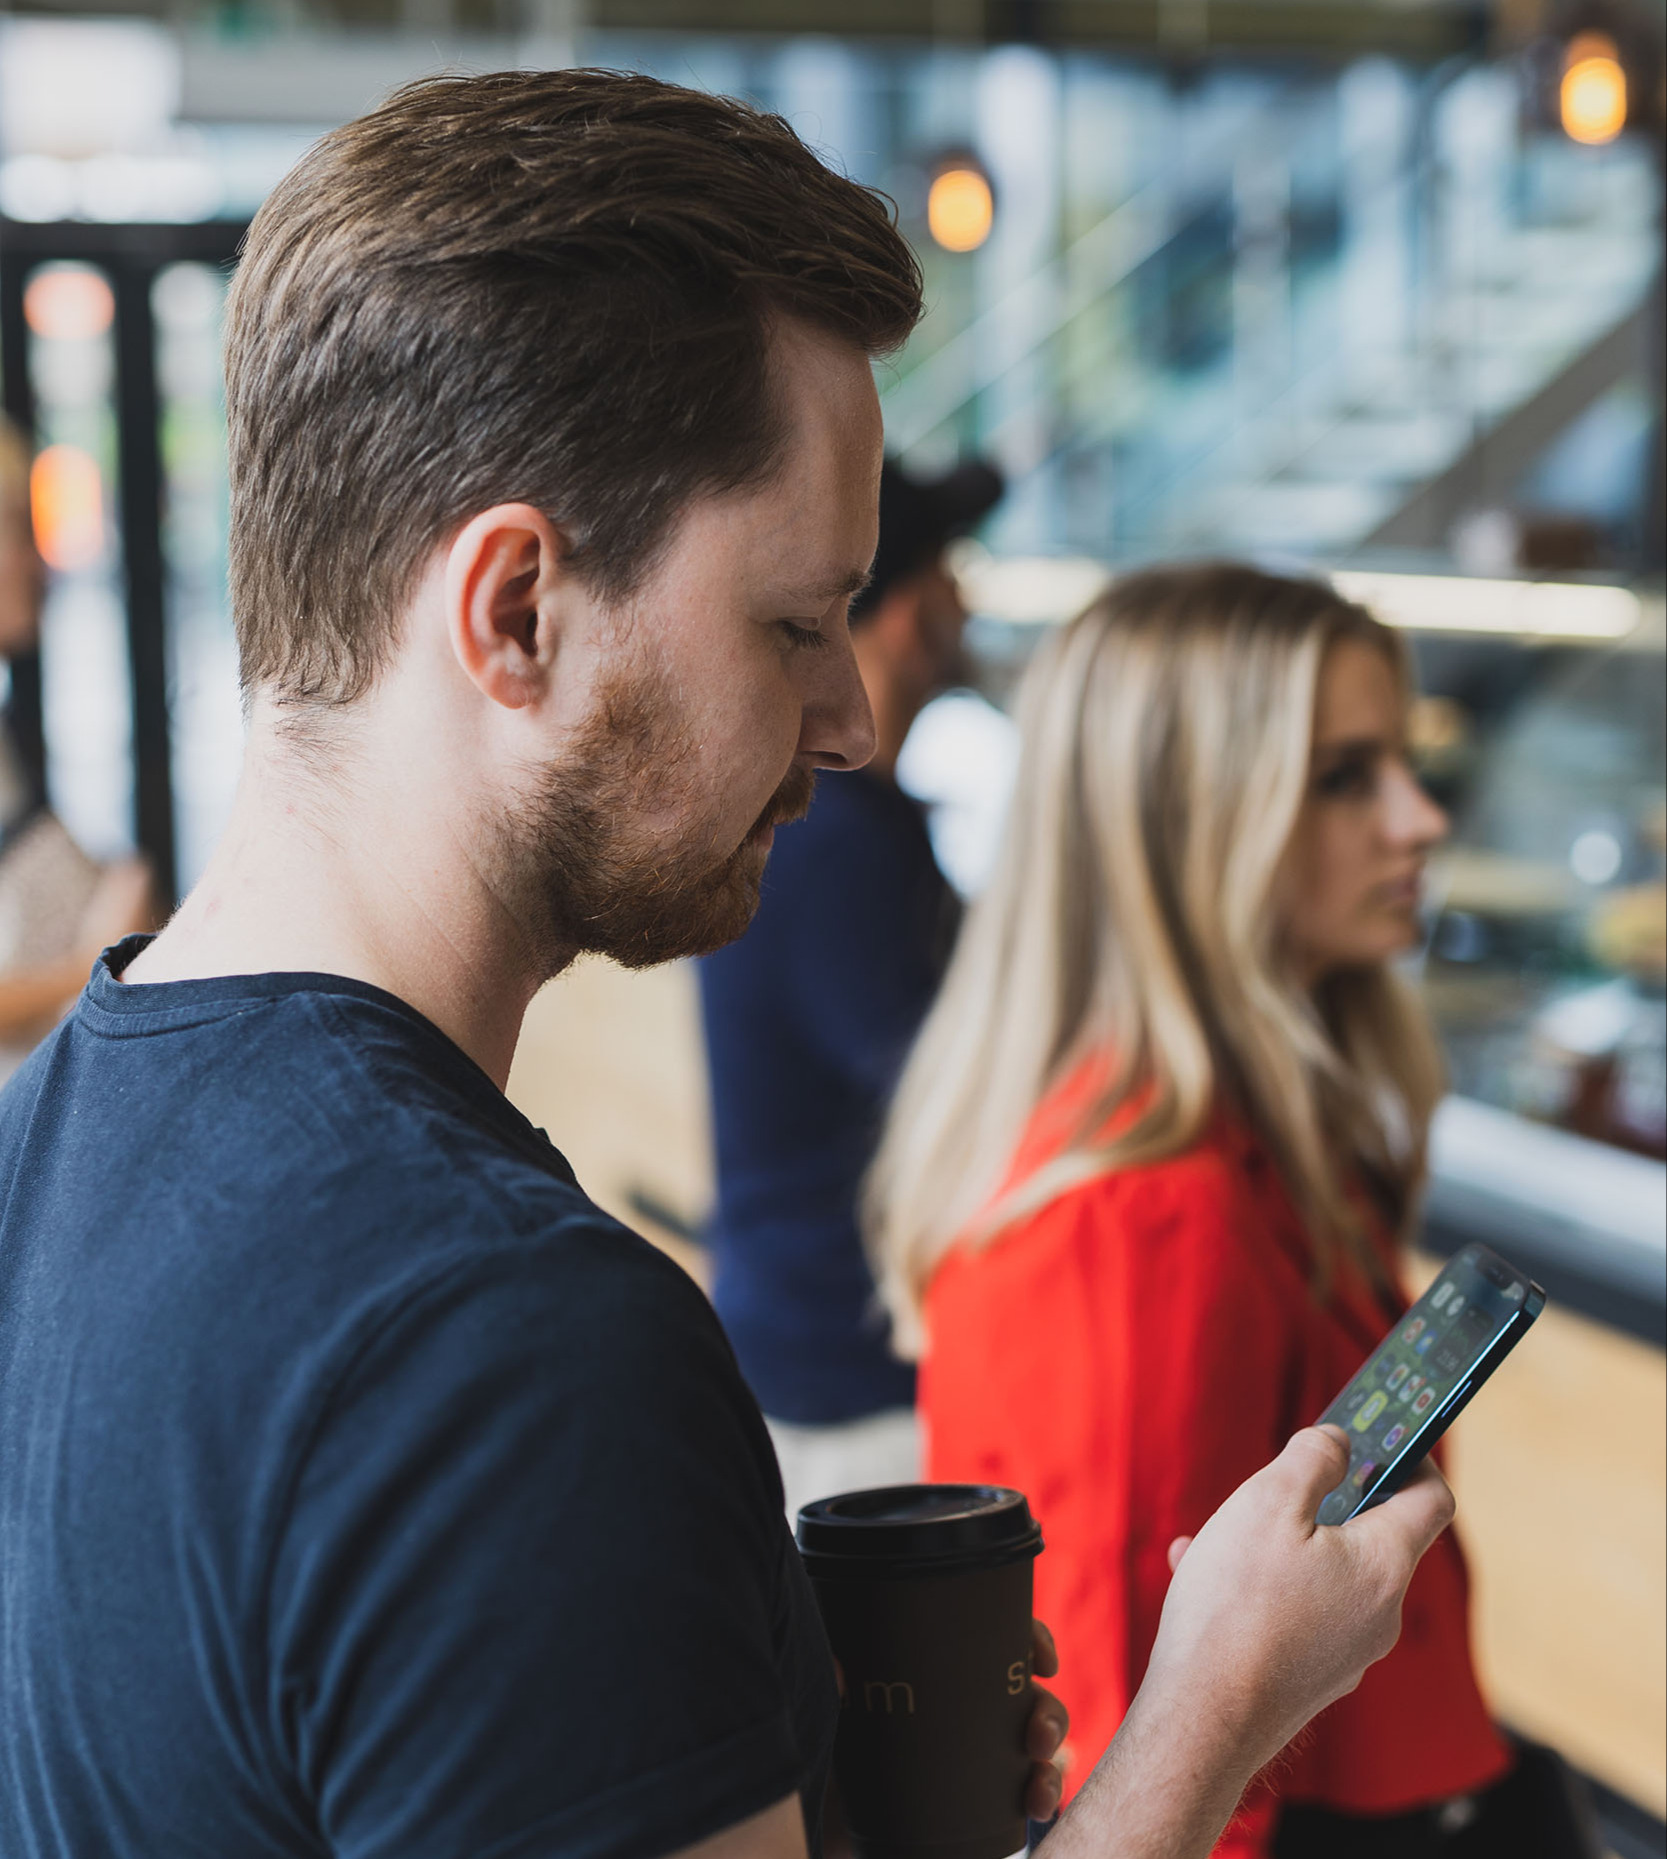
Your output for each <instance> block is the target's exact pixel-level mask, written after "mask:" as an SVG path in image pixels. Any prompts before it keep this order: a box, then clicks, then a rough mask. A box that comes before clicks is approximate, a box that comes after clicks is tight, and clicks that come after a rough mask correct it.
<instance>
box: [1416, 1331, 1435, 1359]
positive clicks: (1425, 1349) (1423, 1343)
mask: <svg viewBox="0 0 1667 1859" xmlns="http://www.w3.org/2000/svg"><path fill="white" fill-rule="evenodd" d="M1434 1341H1435V1331H1434V1330H1431V1331H1430V1333H1429V1335H1428V1336H1420V1337H1419V1339H1418V1341H1417V1342H1415V1343H1414V1344H1413V1345H1412V1346H1413V1348H1414V1349H1416V1350H1417V1351H1418V1353H1419V1354H1420V1355H1421V1356H1427V1355H1428V1354H1429V1353H1430V1345H1431V1343H1433V1342H1434Z"/></svg>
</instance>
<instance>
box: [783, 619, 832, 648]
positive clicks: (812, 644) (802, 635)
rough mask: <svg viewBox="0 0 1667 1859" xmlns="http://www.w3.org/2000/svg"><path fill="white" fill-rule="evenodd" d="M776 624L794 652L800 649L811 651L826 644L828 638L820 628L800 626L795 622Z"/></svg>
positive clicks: (786, 621)
mask: <svg viewBox="0 0 1667 1859" xmlns="http://www.w3.org/2000/svg"><path fill="white" fill-rule="evenodd" d="M776 624H777V625H778V626H780V628H781V630H782V632H783V633H784V634H785V635H786V636H787V642H788V644H789V645H790V646H792V648H793V649H794V651H798V650H799V649H800V648H801V647H802V648H804V649H806V650H812V651H813V650H815V648H816V647H818V646H825V645H826V644H827V643H828V636H827V634H826V633H824V632H823V631H822V629H821V627H820V626H801V625H800V623H799V622H798V621H797V620H778V621H777V622H776Z"/></svg>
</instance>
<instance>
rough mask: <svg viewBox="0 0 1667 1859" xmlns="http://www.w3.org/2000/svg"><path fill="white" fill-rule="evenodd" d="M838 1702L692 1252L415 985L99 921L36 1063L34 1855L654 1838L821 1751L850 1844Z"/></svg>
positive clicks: (817, 1766)
mask: <svg viewBox="0 0 1667 1859" xmlns="http://www.w3.org/2000/svg"><path fill="white" fill-rule="evenodd" d="M139 946H141V945H140V943H139V941H138V940H135V941H134V942H131V943H128V944H124V945H122V946H121V948H120V949H118V950H117V951H115V952H113V956H114V959H115V961H116V964H117V967H118V968H119V966H120V964H121V961H122V960H124V959H126V958H129V957H131V955H132V954H133V953H134V951H135V950H136V949H137V947H139ZM836 1713H837V1698H836V1694H835V1689H834V1679H833V1672H832V1666H831V1661H830V1660H829V1658H828V1654H827V1644H826V1640H825V1639H824V1637H823V1633H822V1628H821V1623H820V1621H819V1619H818V1618H817V1614H816V1607H815V1602H814V1600H813V1599H812V1597H811V1593H810V1588H809V1584H808V1582H807V1581H806V1579H805V1577H804V1574H803V1571H802V1569H801V1567H800V1563H799V1558H798V1555H797V1554H796V1552H795V1550H794V1548H793V1544H792V1540H791V1538H790V1537H789V1535H788V1532H787V1528H786V1524H785V1522H784V1520H783V1517H782V1489H781V1481H780V1478H779V1476H778V1474H777V1472H776V1467H775V1459H774V1455H773V1454H772V1452H771V1448H770V1443H769V1439H768V1436H767V1434H766V1432H765V1430H764V1425H763V1422H762V1420H761V1418H760V1416H759V1412H758V1408H757V1406H756V1404H755V1403H754V1401H753V1400H752V1397H751V1396H750V1395H749V1394H748V1392H747V1390H746V1387H745V1386H744V1384H743V1383H742V1380H741V1377H740V1375H739V1374H738V1373H737V1372H736V1368H735V1362H734V1358H733V1356H732V1355H731V1352H730V1350H729V1347H728V1345H727V1344H726V1342H725V1341H724V1338H723V1334H722V1332H721V1330H720V1329H719V1327H718V1324H717V1322H716V1320H715V1319H714V1317H713V1315H712V1312H711V1309H710V1307H709V1306H708V1304H707V1302H706V1300H705V1299H704V1298H703V1297H702V1296H701V1294H700V1292H699V1291H698V1290H697V1289H696V1287H695V1286H694V1284H693V1283H692V1281H691V1280H689V1279H688V1278H687V1277H685V1275H684V1274H683V1273H682V1272H681V1271H680V1270H679V1269H678V1268H677V1267H676V1266H674V1265H672V1264H671V1263H670V1262H669V1261H668V1260H666V1259H665V1258H663V1257H662V1256H661V1255H659V1254H658V1253H656V1252H654V1251H653V1250H652V1249H651V1248H650V1247H649V1246H648V1245H646V1244H645V1243H644V1242H643V1241H642V1240H640V1239H637V1238H635V1237H634V1236H633V1235H632V1234H630V1233H628V1232H627V1231H625V1229H624V1228H622V1227H620V1226H618V1225H616V1224H615V1223H614V1222H613V1221H611V1220H609V1219H608V1218H607V1217H606V1216H605V1215H604V1214H602V1213H600V1212H599V1211H598V1210H597V1209H596V1208H595V1207H594V1206H593V1205H592V1204H591V1203H590V1202H589V1201H588V1200H587V1199H586V1198H585V1196H584V1195H583V1193H581V1192H580V1190H579V1188H578V1187H577V1185H576V1184H575V1182H574V1180H573V1176H572V1173H571V1171H570V1170H569V1169H568V1167H567V1164H566V1163H565V1162H564V1161H563V1160H562V1158H561V1157H560V1156H559V1155H558V1154H557V1153H556V1151H555V1150H554V1149H552V1148H551V1146H550V1144H549V1142H548V1141H547V1140H546V1139H545V1137H544V1135H543V1134H542V1132H540V1131H538V1130H535V1129H534V1128H533V1127H532V1126H531V1125H530V1124H528V1123H527V1121H526V1120H525V1119H524V1118H523V1117H522V1116H520V1114H519V1113H518V1112H517V1111H515V1110H514V1109H513V1108H512V1107H511V1106H510V1105H509V1103H508V1102H507V1101H506V1100H505V1099H504V1097H503V1095H502V1093H501V1092H499V1091H498V1090H497V1089H496V1088H495V1087H494V1086H493V1084H492V1083H491V1081H490V1080H489V1079H488V1078H487V1077H486V1076H485V1074H484V1073H482V1072H481V1071H480V1070H478V1069H477V1067H476V1066H475V1065H474V1064H472V1063H471V1061H470V1060H469V1059H468V1058H466V1057H465V1056H464V1054H463V1053H462V1052H461V1051H459V1050H458V1048H457V1047H456V1046H455V1045H453V1044H452V1043H451V1041H450V1040H448V1039H446V1038H445V1037H444V1035H443V1034H441V1033H440V1032H439V1031H438V1030H437V1029H436V1028H435V1027H433V1026H432V1025H430V1024H429V1022H428V1021H426V1020H424V1019H423V1018H422V1017H421V1016H420V1015H419V1014H417V1013H415V1012H413V1011H412V1009H411V1008H409V1007H408V1006H406V1005H405V1004H404V1003H403V1002H401V1001H399V1000H396V999H395V998H393V997H392V996H391V995H388V994H385V993H382V992H381V991H380V990H379V989H376V988H373V987H368V986H365V985H363V984H362V983H359V982H354V981H345V980H339V979H336V978H333V977H331V976H326V975H301V974H279V975H253V976H231V977H227V978H224V979H219V980H210V981H202V982H177V983H168V984H163V985H151V986H145V985H137V986H132V987H126V986H123V985H122V984H121V983H119V982H118V981H117V980H116V978H115V976H114V974H112V973H111V971H110V969H109V968H107V967H106V966H105V965H104V964H102V963H101V964H100V966H99V968H97V969H96V970H95V971H94V974H93V979H92V982H91V984H90V985H89V987H88V989H87V992H86V993H85V994H84V995H83V996H82V999H81V1001H80V1004H79V1005H78V1007H77V1008H76V1011H75V1013H74V1015H73V1016H72V1017H71V1018H70V1019H69V1020H68V1021H67V1022H66V1023H65V1024H64V1025H63V1026H62V1027H60V1028H59V1029H58V1031H57V1032H56V1033H55V1034H54V1035H53V1037H52V1038H51V1039H49V1040H48V1041H47V1042H46V1044H45V1045H44V1046H43V1047H41V1048H40V1049H39V1050H38V1051H37V1052H36V1053H35V1054H34V1056H33V1057H32V1058H31V1059H30V1060H29V1061H28V1063H27V1064H26V1065H25V1066H24V1068H23V1070H22V1071H21V1072H20V1073H19V1074H18V1076H17V1078H16V1079H15V1080H14V1081H13V1082H12V1084H11V1085H10V1087H9V1088H8V1089H7V1090H6V1092H5V1093H4V1095H3V1096H0V1854H4V1855H5V1859H95V1855H96V1859H319V1856H320V1855H323V1854H331V1855H334V1856H335V1859H465V1856H466V1859H551V1855H552V1854H557V1853H559V1854H561V1855H563V1859H603V1856H604V1855H605V1856H606V1859H650V1856H651V1855H659V1854H662V1853H666V1852H671V1851H675V1850H677V1849H678V1848H680V1847H683V1846H686V1845H690V1844H692V1843H694V1842H695V1841H697V1840H700V1839H703V1838H705V1837H707V1836H708V1835H710V1834H713V1833H715V1832H717V1831H719V1830H720V1829H722V1828H725V1827H729V1826H732V1825H733V1824H735V1823H736V1822H738V1821H741V1820H745V1819H747V1818H748V1817H750V1816H751V1815H754V1814H757V1813H759V1812H761V1811H762V1810H763V1809H765V1808H766V1807H769V1806H771V1805H772V1804H774V1803H775V1802H777V1801H780V1800H782V1799H783V1798H785V1797H787V1796H789V1795H792V1794H793V1793H794V1792H795V1791H797V1792H798V1793H799V1795H800V1797H801V1799H802V1802H803V1805H804V1811H805V1819H806V1826H807V1837H808V1838H809V1841H810V1844H811V1850H812V1851H813V1852H814V1851H815V1850H816V1849H817V1846H818V1844H819V1839H818V1833H817V1823H818V1821H819V1817H820V1810H821V1801H822V1793H823V1788H824V1785H825V1780H826V1775H827V1766H828V1758H829V1753H830V1749H831V1744H832V1737H833V1727H834V1720H835V1716H836Z"/></svg>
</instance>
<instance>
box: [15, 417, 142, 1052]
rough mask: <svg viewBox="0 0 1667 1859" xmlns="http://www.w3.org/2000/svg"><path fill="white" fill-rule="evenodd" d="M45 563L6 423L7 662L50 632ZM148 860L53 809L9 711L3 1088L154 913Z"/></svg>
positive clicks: (22, 456) (24, 455)
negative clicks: (100, 842)
mask: <svg viewBox="0 0 1667 1859" xmlns="http://www.w3.org/2000/svg"><path fill="white" fill-rule="evenodd" d="M45 592H46V564H45V563H44V562H43V561H42V560H41V556H40V551H39V549H38V548H37V547H36V546H35V532H34V527H33V525H32V523H31V521H30V512H29V446H28V443H27V441H26V440H25V439H24V437H23V435H22V433H20V432H19V431H18V429H17V428H16V427H15V426H14V425H12V423H11V422H10V421H9V420H0V659H6V660H10V659H13V658H16V657H18V656H19V655H20V654H23V653H26V652H33V651H34V650H35V647H36V645H37V644H38V643H39V640H40V622H41V606H42V602H43V599H44V597H45ZM154 909H155V904H154V899H153V895H152V887H151V881H150V871H149V868H148V866H146V864H145V863H144V861H143V860H141V859H120V860H117V861H115V862H114V863H111V864H105V865H101V864H100V863H99V862H98V861H97V860H95V859H92V858H89V857H88V856H87V854H86V853H85V852H83V851H82V849H81V848H80V846H78V845H77V844H76V842H75V840H74V839H73V838H72V837H71V836H70V834H69V832H68V831H67V830H66V829H65V827H64V825H63V822H62V821H61V820H59V819H58V818H57V816H56V815H55V814H54V813H53V812H52V811H51V809H50V808H49V807H48V806H47V805H46V798H45V796H44V795H43V794H42V793H41V792H40V791H39V789H38V787H37V784H36V782H35V780H34V778H33V775H32V773H31V771H30V770H29V768H28V765H27V762H26V760H25V758H24V756H23V755H22V754H21V752H20V750H19V748H18V745H17V742H16V739H15V737H14V734H13V731H12V728H11V721H10V718H9V716H7V715H6V713H5V712H4V711H0V1084H3V1083H4V1082H5V1080H6V1079H7V1078H9V1077H10V1076H11V1074H12V1073H13V1072H14V1071H15V1070H16V1069H17V1067H18V1065H19V1064H20V1063H21V1062H22V1060H23V1058H24V1057H25V1055H26V1054H27V1053H28V1051H29V1049H30V1048H31V1047H32V1046H33V1045H34V1043H35V1042H36V1040H38V1039H39V1038H40V1037H41V1035H42V1034H43V1033H45V1032H46V1031H47V1029H48V1028H49V1027H50V1026H51V1025H52V1023H53V1021H54V1020H56V1019H57V1018H58V1016H59V1015H60V1014H61V1013H62V1012H63V1011H64V1010H65V1008H67V1007H68V1006H69V1005H70V1003H71V1002H72V1001H73V1000H74V999H75V997H76V995H77V994H79V993H80V992H81V989H82V987H83V985H84V984H85V982H86V979H87V973H88V970H89V969H90V968H91V967H92V965H93V963H94V962H95V961H96V960H97V958H98V952H99V951H100V950H101V949H103V948H105V947H106V946H107V945H109V944H110V943H114V942H118V941H120V939H121V938H122V937H123V936H127V935H131V934H132V933H133V932H134V931H136V930H142V929H148V928H150V927H151V925H152V924H153V922H154V921H155V918H154V915H153V912H154Z"/></svg>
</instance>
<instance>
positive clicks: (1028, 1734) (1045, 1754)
mask: <svg viewBox="0 0 1667 1859" xmlns="http://www.w3.org/2000/svg"><path fill="white" fill-rule="evenodd" d="M1030 1695H1031V1698H1032V1699H1033V1700H1034V1702H1033V1703H1032V1705H1031V1711H1030V1721H1029V1723H1028V1724H1026V1726H1025V1749H1026V1751H1027V1752H1028V1753H1029V1754H1030V1755H1031V1756H1032V1757H1033V1758H1034V1759H1035V1760H1036V1761H1038V1762H1046V1761H1047V1760H1048V1759H1049V1757H1051V1756H1052V1755H1054V1754H1055V1752H1056V1751H1057V1750H1058V1748H1059V1746H1060V1744H1061V1743H1063V1742H1064V1741H1065V1733H1066V1731H1067V1730H1069V1729H1070V1727H1071V1715H1070V1712H1069V1711H1067V1710H1066V1708H1065V1706H1064V1705H1063V1704H1061V1703H1060V1701H1059V1699H1058V1698H1056V1697H1055V1696H1054V1695H1053V1693H1052V1692H1051V1691H1044V1690H1043V1689H1042V1687H1041V1686H1040V1685H1032V1686H1031V1688H1030Z"/></svg>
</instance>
